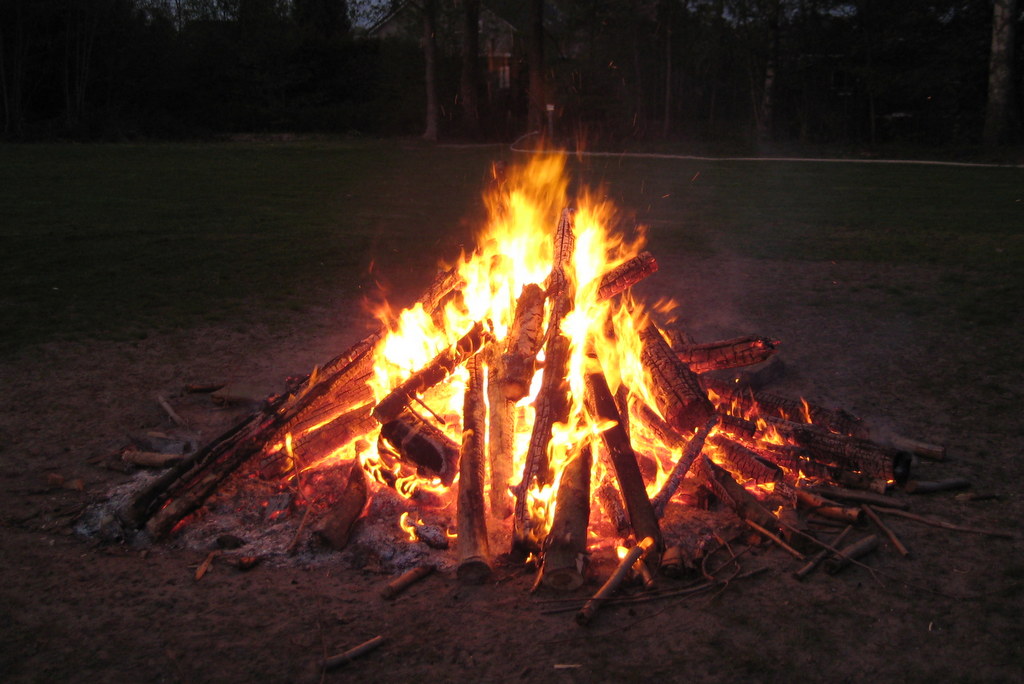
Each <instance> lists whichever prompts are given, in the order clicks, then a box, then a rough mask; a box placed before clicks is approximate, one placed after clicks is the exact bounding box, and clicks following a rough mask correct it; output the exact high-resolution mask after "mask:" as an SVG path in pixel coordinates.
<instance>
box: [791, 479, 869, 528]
mask: <svg viewBox="0 0 1024 684" xmlns="http://www.w3.org/2000/svg"><path fill="white" fill-rule="evenodd" d="M793 491H794V492H796V498H797V501H798V502H800V503H802V504H803V505H804V506H806V507H807V508H809V509H811V511H813V512H814V513H817V514H818V515H820V516H822V517H823V518H830V519H832V520H839V521H841V522H847V523H852V524H858V523H860V522H862V521H863V518H864V513H863V511H862V510H861V509H859V508H854V507H852V506H841V505H839V504H837V503H836V502H835V501H830V500H828V499H826V498H825V497H823V496H820V495H818V494H815V493H814V492H809V491H807V490H806V489H802V488H800V487H794V488H793Z"/></svg>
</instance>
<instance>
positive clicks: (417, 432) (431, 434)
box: [380, 413, 459, 486]
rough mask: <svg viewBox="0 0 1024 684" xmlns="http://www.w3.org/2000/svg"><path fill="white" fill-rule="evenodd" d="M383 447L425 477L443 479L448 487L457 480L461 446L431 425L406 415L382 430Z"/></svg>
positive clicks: (389, 423)
mask: <svg viewBox="0 0 1024 684" xmlns="http://www.w3.org/2000/svg"><path fill="white" fill-rule="evenodd" d="M380 438H381V441H382V442H383V443H384V446H386V447H390V450H391V451H392V453H394V454H395V455H397V456H398V458H399V459H400V460H402V461H404V462H406V463H409V464H411V465H414V466H415V467H416V468H417V472H418V473H419V474H420V475H421V476H423V477H428V478H429V477H437V478H440V480H441V482H443V483H444V484H445V485H446V486H448V485H451V483H452V482H453V481H454V480H455V473H456V471H457V469H458V466H457V464H458V458H459V445H458V444H456V443H455V442H453V441H452V440H451V439H450V438H449V437H448V436H447V435H445V434H444V433H443V432H441V431H440V430H438V429H437V428H436V427H434V426H433V425H431V424H430V423H426V422H424V421H422V420H421V419H420V418H418V417H417V416H415V415H413V414H410V413H406V414H404V415H402V416H399V417H398V418H396V419H395V420H392V421H388V422H387V423H385V424H384V425H382V426H381V428H380Z"/></svg>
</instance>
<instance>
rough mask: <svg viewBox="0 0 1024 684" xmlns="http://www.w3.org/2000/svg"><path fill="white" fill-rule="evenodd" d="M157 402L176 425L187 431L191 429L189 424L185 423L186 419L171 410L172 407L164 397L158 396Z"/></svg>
mask: <svg viewBox="0 0 1024 684" xmlns="http://www.w3.org/2000/svg"><path fill="white" fill-rule="evenodd" d="M156 401H157V403H158V404H160V408H162V409H163V410H164V412H165V413H167V415H168V416H169V417H170V419H171V420H173V421H174V424H175V425H177V426H178V427H181V428H185V429H186V430H187V429H189V426H188V423H187V422H186V421H185V419H184V418H182V417H181V416H179V415H178V412H177V411H175V410H174V409H173V408H171V405H170V404H168V403H167V400H166V399H164V395H162V394H158V395H156Z"/></svg>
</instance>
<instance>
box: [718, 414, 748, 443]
mask: <svg viewBox="0 0 1024 684" xmlns="http://www.w3.org/2000/svg"><path fill="white" fill-rule="evenodd" d="M718 416H719V419H720V423H719V428H718V429H719V430H720V431H722V432H726V433H728V434H730V435H732V436H734V437H737V438H739V439H747V440H750V439H754V437H755V436H756V435H757V423H755V422H754V421H752V420H747V419H746V418H741V417H740V416H734V415H732V414H731V413H722V412H721V411H719V413H718Z"/></svg>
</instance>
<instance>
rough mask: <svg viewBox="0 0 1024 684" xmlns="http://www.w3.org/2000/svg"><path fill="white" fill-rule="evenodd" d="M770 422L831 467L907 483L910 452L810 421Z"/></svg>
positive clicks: (780, 431)
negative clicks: (833, 430)
mask: <svg viewBox="0 0 1024 684" xmlns="http://www.w3.org/2000/svg"><path fill="white" fill-rule="evenodd" d="M768 423H769V425H771V426H772V427H774V428H775V429H776V430H778V431H779V433H781V434H782V435H783V436H785V437H788V438H789V439H792V440H793V441H795V442H796V443H797V444H799V445H800V446H802V447H804V448H806V449H807V450H808V451H809V452H810V454H811V457H812V458H814V459H815V460H818V461H822V462H824V463H825V464H827V465H829V466H835V467H839V468H841V469H844V470H847V471H856V472H860V473H862V474H864V475H866V476H868V477H870V478H874V479H880V480H886V481H888V480H895V481H896V482H898V483H900V482H905V481H906V479H907V477H908V475H909V474H910V455H909V454H907V453H906V452H903V451H897V450H896V449H892V448H889V447H884V446H881V445H879V444H876V443H874V442H871V441H869V440H866V439H862V438H859V437H847V436H846V435H837V434H835V433H834V432H828V431H827V430H824V429H821V428H818V427H816V426H814V425H810V424H807V423H795V422H792V421H788V420H783V419H779V418H769V419H768Z"/></svg>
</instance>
